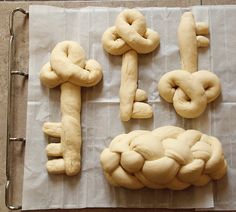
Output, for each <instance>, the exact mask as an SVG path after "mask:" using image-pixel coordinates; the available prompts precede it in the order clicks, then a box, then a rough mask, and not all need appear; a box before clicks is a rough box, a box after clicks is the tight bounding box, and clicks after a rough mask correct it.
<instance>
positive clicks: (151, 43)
mask: <svg viewBox="0 0 236 212" xmlns="http://www.w3.org/2000/svg"><path fill="white" fill-rule="evenodd" d="M159 42H160V38H159V35H158V34H157V32H155V31H153V30H151V29H149V28H146V20H145V17H144V16H143V15H142V14H141V13H140V12H139V11H137V10H135V9H126V10H124V11H123V12H121V13H120V14H119V15H118V16H117V18H116V22H115V26H113V27H110V28H108V29H107V30H106V31H105V32H104V34H103V36H102V44H103V48H104V49H105V50H106V51H107V52H108V53H110V54H113V55H123V57H122V68H121V85H120V92H119V96H120V116H121V120H122V121H129V120H130V119H131V118H150V117H152V114H153V112H152V107H151V106H150V105H148V104H147V103H144V102H142V101H145V100H147V94H146V92H145V91H144V90H141V89H137V81H138V55H137V53H139V54H146V53H150V52H152V51H154V50H155V49H156V48H157V46H158V45H159Z"/></svg>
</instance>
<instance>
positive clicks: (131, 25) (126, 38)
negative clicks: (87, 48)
mask: <svg viewBox="0 0 236 212" xmlns="http://www.w3.org/2000/svg"><path fill="white" fill-rule="evenodd" d="M159 42H160V37H159V35H158V33H157V32H155V31H153V30H152V29H149V28H147V27H146V19H145V17H144V16H143V15H142V13H140V12H139V11H138V10H135V9H125V10H124V11H122V12H121V13H120V14H119V15H118V16H117V18H116V22H115V26H113V27H110V28H108V29H107V30H106V31H105V32H104V34H103V37H102V43H103V47H104V49H105V50H106V51H107V52H109V53H110V54H113V55H122V54H124V53H125V52H127V51H128V50H131V49H133V50H135V51H136V52H137V53H140V54H146V53H149V52H152V51H153V50H155V49H156V48H157V46H158V45H159Z"/></svg>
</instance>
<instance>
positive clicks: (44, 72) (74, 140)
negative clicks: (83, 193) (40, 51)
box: [40, 41, 102, 176]
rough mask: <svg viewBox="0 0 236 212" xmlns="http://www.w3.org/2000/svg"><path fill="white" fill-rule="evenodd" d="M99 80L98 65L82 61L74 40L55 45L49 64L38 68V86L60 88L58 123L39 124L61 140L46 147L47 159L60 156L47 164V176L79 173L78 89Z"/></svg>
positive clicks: (82, 58) (93, 61) (81, 50)
mask: <svg viewBox="0 0 236 212" xmlns="http://www.w3.org/2000/svg"><path fill="white" fill-rule="evenodd" d="M101 79H102V68H101V65H100V64H99V63H98V62H97V61H95V60H87V61H86V58H85V52H84V50H83V49H82V48H81V47H80V45H79V44H78V43H76V42H74V41H63V42H61V43H58V44H57V45H56V47H55V48H54V49H53V51H52V53H51V57H50V62H48V63H46V64H45V65H44V66H43V67H42V69H41V71H40V80H41V82H42V84H43V85H45V86H47V87H49V88H54V87H56V86H58V85H60V88H61V122H59V123H55V122H46V123H44V125H43V132H44V133H46V134H47V135H49V136H52V137H58V138H61V141H60V143H50V144H48V145H47V147H46V152H47V155H48V156H50V157H60V158H59V159H53V160H49V161H48V162H47V165H46V167H47V170H48V172H49V173H52V174H61V173H65V174H67V175H69V176H71V175H75V174H77V173H78V172H79V171H80V149H81V142H82V141H81V127H80V111H81V86H84V87H90V86H94V85H96V84H97V83H98V82H99V81H100V80H101Z"/></svg>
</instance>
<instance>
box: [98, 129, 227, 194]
mask: <svg viewBox="0 0 236 212" xmlns="http://www.w3.org/2000/svg"><path fill="white" fill-rule="evenodd" d="M100 160H101V165H102V168H103V170H104V174H105V176H106V178H107V180H108V181H109V183H110V184H112V185H114V186H122V187H125V188H129V189H140V188H142V187H148V188H152V189H161V188H169V189H174V190H182V189H185V188H187V187H189V186H190V185H195V186H203V185H205V184H207V183H208V182H209V181H210V180H218V179H220V178H222V177H223V176H224V175H225V173H226V170H227V163H226V161H225V159H224V154H223V152H222V147H221V143H220V142H219V141H218V140H217V138H215V137H211V136H207V135H205V134H202V133H201V132H199V131H197V130H184V129H182V128H179V127H174V126H165V127H160V128H157V129H155V130H153V131H151V132H150V131H142V130H136V131H132V132H130V133H128V134H121V135H118V136H117V137H115V138H114V139H113V140H112V142H111V143H110V145H109V148H106V149H104V151H103V152H102V154H101V157H100Z"/></svg>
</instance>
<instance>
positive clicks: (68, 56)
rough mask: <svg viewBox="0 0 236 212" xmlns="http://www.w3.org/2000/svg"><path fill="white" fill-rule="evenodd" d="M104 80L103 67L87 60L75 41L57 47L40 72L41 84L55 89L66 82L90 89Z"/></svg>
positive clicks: (59, 44) (94, 61)
mask: <svg viewBox="0 0 236 212" xmlns="http://www.w3.org/2000/svg"><path fill="white" fill-rule="evenodd" d="M101 78H102V67H101V65H100V64H99V63H98V62H97V61H96V60H87V61H86V58H85V52H84V50H83V49H82V48H81V46H80V45H79V44H78V43H77V42H74V41H63V42H60V43H58V44H57V45H56V47H55V48H54V49H53V51H52V53H51V57H50V62H48V63H46V64H45V65H44V66H43V67H42V69H41V72H40V79H41V82H42V83H43V84H44V85H45V86H47V87H49V88H53V87H56V86H58V85H60V84H62V83H65V82H71V83H72V84H74V85H77V86H83V87H90V86H94V85H96V84H97V83H98V82H99V81H100V80H101Z"/></svg>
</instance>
